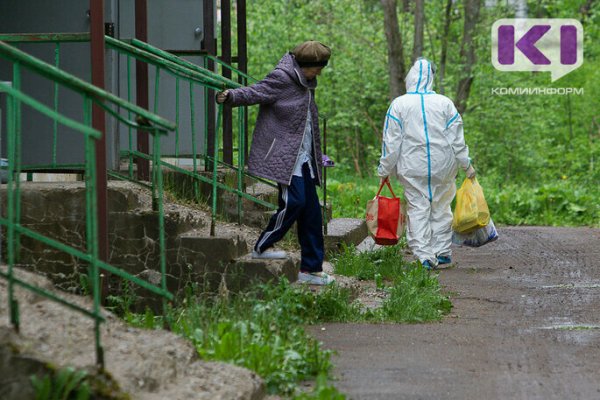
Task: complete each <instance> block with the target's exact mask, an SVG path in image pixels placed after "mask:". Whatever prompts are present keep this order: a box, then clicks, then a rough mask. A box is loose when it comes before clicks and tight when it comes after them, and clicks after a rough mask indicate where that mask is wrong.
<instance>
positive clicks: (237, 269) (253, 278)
mask: <svg viewBox="0 0 600 400" xmlns="http://www.w3.org/2000/svg"><path fill="white" fill-rule="evenodd" d="M282 276H284V277H286V278H287V279H288V280H289V281H290V282H295V281H296V280H298V267H297V265H296V263H295V262H294V260H293V259H292V258H287V259H285V260H257V259H253V258H252V257H251V256H250V255H246V256H244V257H241V258H239V259H238V260H236V261H235V262H234V263H232V264H230V265H229V266H228V267H227V272H226V274H225V282H226V284H227V288H228V289H229V290H232V291H240V290H242V289H244V288H246V287H248V286H249V285H250V284H251V283H253V282H269V281H278V280H279V278H280V277H282Z"/></svg>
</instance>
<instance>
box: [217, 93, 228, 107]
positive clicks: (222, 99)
mask: <svg viewBox="0 0 600 400" xmlns="http://www.w3.org/2000/svg"><path fill="white" fill-rule="evenodd" d="M228 94H229V90H223V91H222V92H219V93H217V103H219V104H221V103H225V100H227V95H228Z"/></svg>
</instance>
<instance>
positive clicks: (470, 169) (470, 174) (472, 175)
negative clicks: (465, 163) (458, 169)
mask: <svg viewBox="0 0 600 400" xmlns="http://www.w3.org/2000/svg"><path fill="white" fill-rule="evenodd" d="M465 175H467V178H469V179H473V178H475V168H473V166H472V165H471V164H469V167H468V168H467V170H466V171H465Z"/></svg>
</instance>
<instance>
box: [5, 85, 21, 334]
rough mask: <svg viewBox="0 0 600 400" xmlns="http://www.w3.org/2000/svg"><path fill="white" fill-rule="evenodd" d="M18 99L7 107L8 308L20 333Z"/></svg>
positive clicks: (11, 99) (11, 101)
mask: <svg viewBox="0 0 600 400" xmlns="http://www.w3.org/2000/svg"><path fill="white" fill-rule="evenodd" d="M15 102H16V99H14V98H13V97H11V96H8V99H7V101H6V106H7V110H6V111H7V116H8V119H7V122H6V125H7V131H8V132H7V137H8V146H7V147H8V185H7V193H6V195H7V198H8V210H7V217H8V235H7V236H8V242H7V250H8V307H9V309H10V322H11V324H12V325H13V326H14V328H15V330H16V331H17V332H19V303H18V302H17V299H15V297H14V285H15V281H14V275H13V267H14V265H15V260H16V255H15V234H16V232H15V225H16V223H17V222H16V213H15V207H16V205H15V202H19V201H20V199H19V198H18V197H15V196H16V195H17V190H16V187H15V178H16V179H18V176H17V177H15V175H16V173H15V170H16V165H15V164H16V146H15V141H16V136H17V131H16V126H15V124H16V115H15V114H16V106H15Z"/></svg>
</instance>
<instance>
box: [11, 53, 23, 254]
mask: <svg viewBox="0 0 600 400" xmlns="http://www.w3.org/2000/svg"><path fill="white" fill-rule="evenodd" d="M13 88H15V89H16V90H21V64H20V63H14V65H13ZM22 117H23V116H22V114H21V102H20V101H19V100H18V99H15V102H14V124H15V125H14V129H15V142H14V145H15V154H14V161H15V164H14V165H15V170H14V171H15V181H14V185H15V196H16V197H15V199H16V200H17V201H16V202H15V222H16V223H17V224H21V201H20V199H21V119H22ZM14 239H15V241H14V243H15V261H17V262H18V261H19V259H20V257H21V235H20V234H19V232H16V233H15V236H14Z"/></svg>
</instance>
